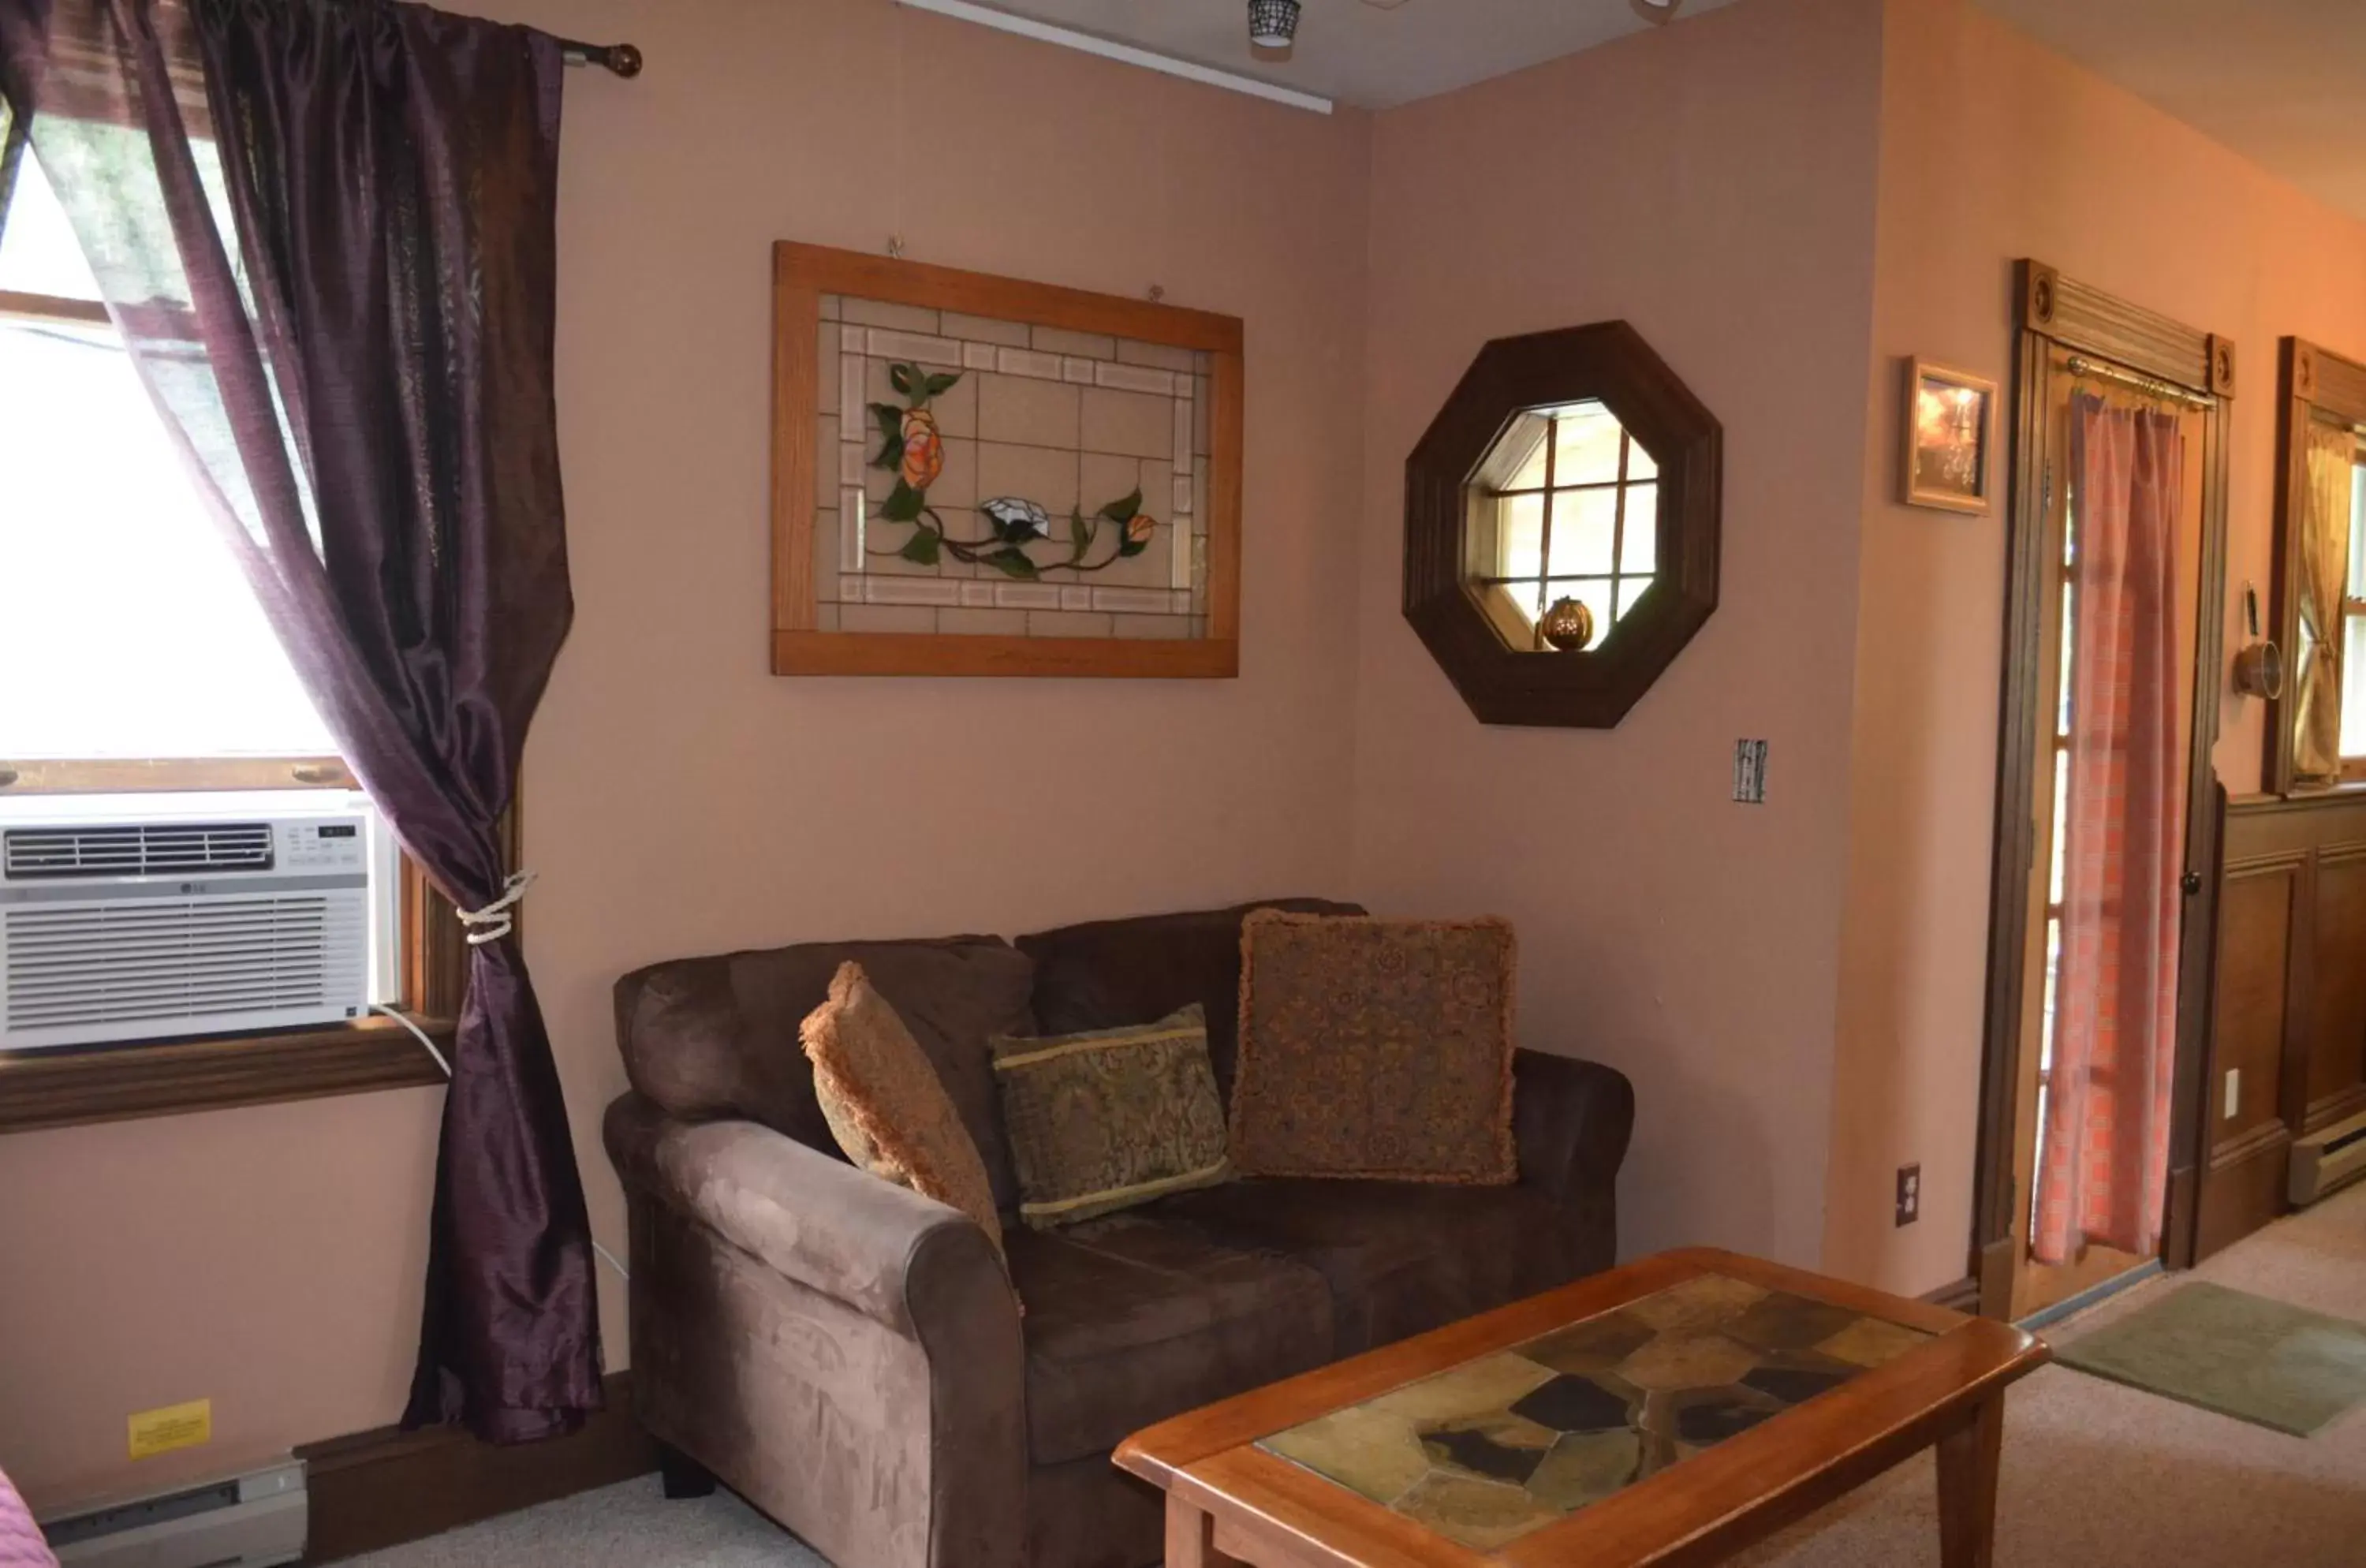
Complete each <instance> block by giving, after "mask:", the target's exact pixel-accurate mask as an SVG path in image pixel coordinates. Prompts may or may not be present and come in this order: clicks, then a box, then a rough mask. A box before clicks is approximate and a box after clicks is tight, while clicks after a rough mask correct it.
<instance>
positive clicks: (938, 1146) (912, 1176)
mask: <svg viewBox="0 0 2366 1568" xmlns="http://www.w3.org/2000/svg"><path fill="white" fill-rule="evenodd" d="M797 1038H798V1039H799V1040H800V1041H801V1042H803V1043H804V1045H805V1048H806V1056H807V1057H809V1058H810V1059H811V1060H812V1062H813V1069H814V1097H815V1098H816V1099H817V1100H819V1101H820V1102H821V1113H822V1115H823V1117H824V1118H825V1119H827V1120H828V1122H829V1130H830V1132H831V1134H833V1135H835V1136H836V1137H837V1139H838V1146H839V1148H841V1149H844V1150H845V1151H846V1157H847V1158H849V1159H851V1160H852V1161H853V1162H854V1163H855V1164H857V1165H859V1166H861V1167H862V1168H863V1169H865V1170H867V1171H869V1172H871V1174H872V1175H873V1176H878V1177H884V1179H887V1180H889V1181H892V1182H894V1183H896V1185H897V1186H898V1187H908V1188H910V1189H911V1190H913V1191H915V1192H918V1194H919V1195H920V1196H921V1197H923V1198H933V1199H935V1200H936V1201H938V1202H940V1203H948V1204H951V1205H952V1207H954V1208H956V1209H959V1210H960V1211H961V1212H962V1213H964V1214H967V1215H968V1216H969V1217H970V1218H971V1219H973V1220H975V1221H976V1222H977V1224H978V1227H979V1228H980V1229H982V1230H984V1231H985V1232H986V1239H987V1240H989V1241H991V1242H993V1243H994V1249H995V1251H997V1252H1000V1251H1001V1250H1002V1222H1001V1220H1000V1219H999V1218H997V1216H996V1214H995V1212H994V1185H993V1183H992V1182H991V1181H989V1180H988V1179H986V1161H985V1159H984V1158H983V1157H982V1156H980V1155H979V1154H978V1152H977V1140H975V1138H973V1137H971V1136H970V1135H969V1129H968V1128H966V1127H964V1126H963V1125H962V1119H961V1112H960V1111H957V1110H955V1109H954V1108H953V1101H952V1095H950V1094H948V1093H946V1092H945V1086H944V1080H943V1079H941V1078H940V1077H938V1076H937V1069H936V1067H935V1066H934V1065H933V1064H932V1063H930V1062H929V1055H928V1053H927V1052H925V1051H923V1050H921V1049H920V1043H919V1042H918V1041H917V1040H915V1039H913V1038H912V1032H911V1031H910V1030H908V1029H907V1028H905V1027H904V1021H903V1020H902V1019H901V1018H898V1017H897V1016H896V1010H895V1009H894V1008H892V1007H890V1006H888V1005H887V1000H886V998H884V997H882V996H881V995H880V994H879V993H878V992H877V991H874V990H873V989H872V988H871V980H870V977H869V976H866V975H864V974H863V972H862V965H861V964H840V965H839V970H838V974H837V976H835V977H833V978H832V979H831V981H830V983H829V999H828V1001H826V1002H824V1003H822V1005H821V1006H819V1007H817V1008H816V1009H814V1010H813V1011H812V1012H811V1013H809V1014H807V1015H806V1021H805V1023H804V1024H803V1026H802V1027H800V1028H799V1029H798V1031H797Z"/></svg>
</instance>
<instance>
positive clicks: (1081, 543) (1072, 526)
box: [1068, 509, 1093, 560]
mask: <svg viewBox="0 0 2366 1568" xmlns="http://www.w3.org/2000/svg"><path fill="white" fill-rule="evenodd" d="M1092 547H1093V530H1092V527H1091V525H1088V524H1087V523H1086V521H1085V514H1084V512H1083V511H1082V509H1078V510H1076V511H1074V512H1071V513H1068V549H1069V551H1070V553H1072V554H1073V555H1075V556H1076V558H1077V559H1078V560H1082V559H1084V558H1085V552H1086V551H1087V550H1089V549H1091V548H1092Z"/></svg>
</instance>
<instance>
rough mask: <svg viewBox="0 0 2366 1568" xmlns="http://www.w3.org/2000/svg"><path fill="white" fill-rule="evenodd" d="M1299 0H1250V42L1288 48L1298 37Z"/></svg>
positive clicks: (1269, 47) (1271, 47) (1261, 46)
mask: <svg viewBox="0 0 2366 1568" xmlns="http://www.w3.org/2000/svg"><path fill="white" fill-rule="evenodd" d="M1299 10H1300V6H1299V3H1298V0H1249V42H1251V43H1253V44H1255V45H1256V47H1257V48H1259V49H1288V48H1289V47H1290V44H1291V43H1292V42H1294V41H1295V40H1296V39H1297V38H1298V13H1299Z"/></svg>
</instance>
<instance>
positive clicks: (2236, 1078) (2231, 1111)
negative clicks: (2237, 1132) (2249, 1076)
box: [2225, 1067, 2243, 1122]
mask: <svg viewBox="0 0 2366 1568" xmlns="http://www.w3.org/2000/svg"><path fill="white" fill-rule="evenodd" d="M2242 1108H2243V1069H2242V1068H2240V1067H2229V1068H2227V1069H2226V1111H2225V1119H2226V1120H2227V1121H2229V1122H2232V1121H2233V1120H2234V1119H2235V1113H2236V1111H2240V1110H2241V1109H2242Z"/></svg>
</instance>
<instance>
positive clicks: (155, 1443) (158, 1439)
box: [131, 1399, 214, 1459]
mask: <svg viewBox="0 0 2366 1568" xmlns="http://www.w3.org/2000/svg"><path fill="white" fill-rule="evenodd" d="M213 1437H214V1402H213V1401H212V1400H210V1399H192V1400H188V1401H186V1402H185V1403H183V1404H166V1405H162V1406H160V1407H158V1408H157V1409H154V1410H142V1411H141V1412H140V1413H139V1414H137V1415H135V1416H132V1417H131V1457H132V1458H133V1459H151V1458H153V1457H154V1456H155V1455H157V1454H164V1453H171V1452H172V1451H173V1450H175V1449H193V1448H196V1447H197V1445H198V1444H199V1443H209V1442H211V1441H213Z"/></svg>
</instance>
